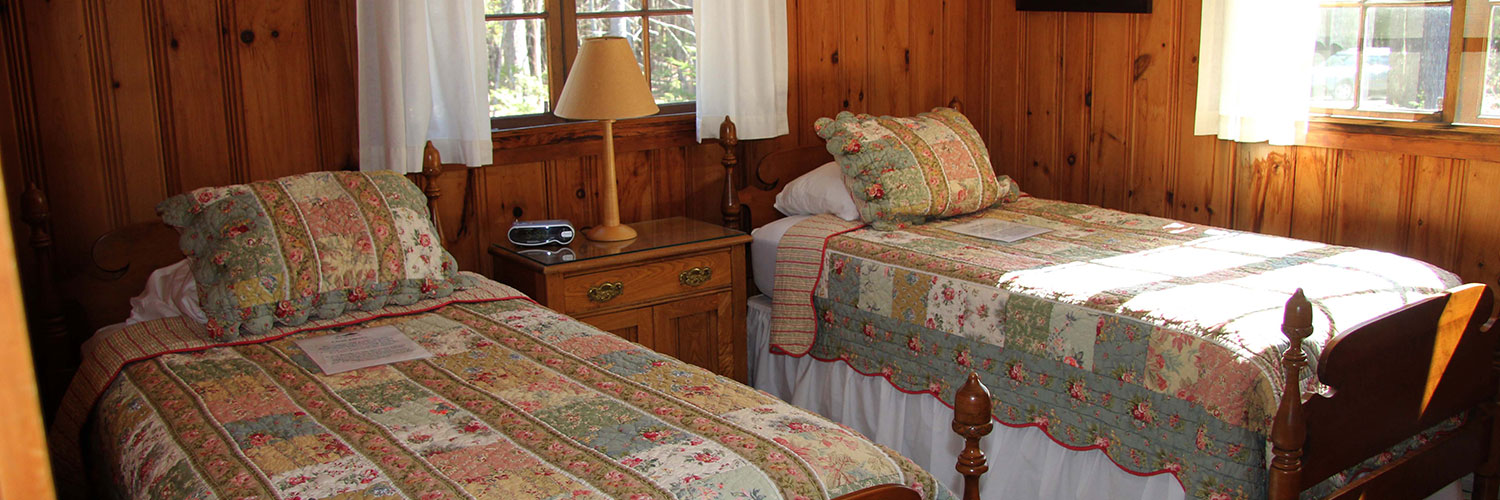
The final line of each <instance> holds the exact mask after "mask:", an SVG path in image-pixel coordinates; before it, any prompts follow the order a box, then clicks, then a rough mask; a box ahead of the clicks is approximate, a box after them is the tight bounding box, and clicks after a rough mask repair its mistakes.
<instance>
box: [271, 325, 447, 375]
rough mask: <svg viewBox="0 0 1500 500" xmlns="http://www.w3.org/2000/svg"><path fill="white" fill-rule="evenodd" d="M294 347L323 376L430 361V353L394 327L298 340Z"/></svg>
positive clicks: (378, 327) (380, 327) (381, 327)
mask: <svg viewBox="0 0 1500 500" xmlns="http://www.w3.org/2000/svg"><path fill="white" fill-rule="evenodd" d="M296 343H297V346H298V347H301V348H302V350H303V351H304V352H306V353H307V357H309V358H312V360H313V362H314V363H317V364H318V368H322V369H323V374H324V375H333V374H335V373H343V372H347V371H349V370H358V369H360V368H364V367H367V366H376V365H383V364H387V363H395V362H397V361H410V360H413V359H423V358H430V357H432V352H430V351H428V350H427V349H423V348H422V346H420V345H417V343H416V342H412V340H411V339H410V338H408V337H407V336H406V334H404V333H401V330H397V329H396V327H393V326H377V327H375V328H366V329H363V330H353V331H347V332H342V333H335V334H332V335H323V336H319V337H310V338H305V339H298V340H297V341H296Z"/></svg>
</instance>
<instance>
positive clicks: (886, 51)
mask: <svg viewBox="0 0 1500 500" xmlns="http://www.w3.org/2000/svg"><path fill="white" fill-rule="evenodd" d="M919 10H920V8H919ZM865 13H866V15H868V16H869V21H868V22H866V23H865V30H866V34H865V37H866V38H865V40H866V41H868V46H869V49H868V50H869V52H868V55H869V64H868V65H866V66H865V78H864V82H865V93H866V95H865V99H864V102H865V103H866V104H865V108H864V109H865V110H867V112H869V113H872V114H876V115H891V116H908V115H911V114H912V95H911V91H912V86H911V79H912V74H911V45H910V43H909V38H910V36H911V29H910V28H911V27H912V25H913V21H912V19H911V14H910V2H906V1H904V0H867V2H866V3H865Z"/></svg>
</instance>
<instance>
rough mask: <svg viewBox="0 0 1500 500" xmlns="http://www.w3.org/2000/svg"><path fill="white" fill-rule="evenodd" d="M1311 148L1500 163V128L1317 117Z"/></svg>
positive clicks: (1310, 133)
mask: <svg viewBox="0 0 1500 500" xmlns="http://www.w3.org/2000/svg"><path fill="white" fill-rule="evenodd" d="M1306 145H1308V146H1318V147H1325V148H1334V149H1353V150H1362V151H1379V152H1387V153H1399V154H1415V155H1422V156H1435V157H1442V158H1465V159H1474V160H1484V161H1495V162H1500V128H1496V127H1484V126H1475V125H1451V124H1438V123H1419V122H1403V121H1390V120H1367V119H1359V118H1333V117H1314V118H1313V119H1312V120H1311V122H1310V123H1309V124H1308V130H1307V142H1306Z"/></svg>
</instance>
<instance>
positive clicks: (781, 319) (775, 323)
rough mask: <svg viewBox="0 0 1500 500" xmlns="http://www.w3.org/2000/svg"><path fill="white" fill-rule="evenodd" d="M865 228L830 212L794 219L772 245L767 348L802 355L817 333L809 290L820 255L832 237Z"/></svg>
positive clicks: (818, 271)
mask: <svg viewBox="0 0 1500 500" xmlns="http://www.w3.org/2000/svg"><path fill="white" fill-rule="evenodd" d="M862 227H865V223H864V222H861V221H846V220H844V219H840V218H838V217H836V216H833V215H831V214H822V215H816V216H813V217H811V218H808V219H807V220H804V221H802V222H798V223H797V224H796V225H794V226H792V228H791V229H789V230H787V232H786V234H785V235H784V236H782V237H781V243H779V244H778V245H777V247H776V283H775V286H773V287H772V291H771V304H772V308H771V311H772V313H771V351H772V352H775V353H780V354H787V355H790V356H792V357H802V356H804V355H806V354H807V352H808V351H810V350H812V346H813V341H815V340H817V336H818V321H817V318H816V317H814V316H815V315H816V312H814V310H813V303H812V299H813V292H814V291H815V290H817V288H818V281H819V280H821V279H822V277H823V254H824V251H825V250H826V249H827V248H828V240H829V239H831V238H833V237H834V236H838V235H840V234H844V233H847V232H849V231H853V230H856V229H859V228H862Z"/></svg>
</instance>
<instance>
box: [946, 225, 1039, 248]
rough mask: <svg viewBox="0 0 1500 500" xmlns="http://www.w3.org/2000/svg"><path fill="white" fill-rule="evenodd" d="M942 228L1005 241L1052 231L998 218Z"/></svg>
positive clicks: (1013, 240) (1011, 241)
mask: <svg viewBox="0 0 1500 500" xmlns="http://www.w3.org/2000/svg"><path fill="white" fill-rule="evenodd" d="M943 229H946V230H948V231H952V232H955V233H958V234H967V235H969V236H974V237H978V238H984V239H987V240H998V241H1003V242H1006V243H1015V242H1017V241H1021V240H1024V239H1026V238H1030V237H1032V236H1036V235H1038V234H1042V233H1047V232H1051V231H1052V230H1051V229H1047V228H1044V227H1036V226H1028V225H1025V224H1019V223H1015V222H1006V221H1003V220H999V219H979V220H976V221H969V222H965V223H963V224H954V225H952V226H948V227H945V228H943Z"/></svg>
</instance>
